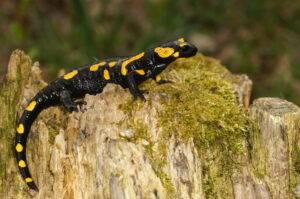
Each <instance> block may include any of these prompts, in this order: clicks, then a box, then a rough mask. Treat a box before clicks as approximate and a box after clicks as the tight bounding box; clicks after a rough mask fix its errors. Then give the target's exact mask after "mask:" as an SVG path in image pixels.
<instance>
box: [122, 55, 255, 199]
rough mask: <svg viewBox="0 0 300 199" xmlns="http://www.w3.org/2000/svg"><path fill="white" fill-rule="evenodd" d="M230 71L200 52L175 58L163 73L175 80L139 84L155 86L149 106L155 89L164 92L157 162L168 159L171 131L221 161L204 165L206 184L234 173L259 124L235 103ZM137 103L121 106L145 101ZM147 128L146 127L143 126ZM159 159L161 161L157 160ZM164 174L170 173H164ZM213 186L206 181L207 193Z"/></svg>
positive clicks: (211, 159)
mask: <svg viewBox="0 0 300 199" xmlns="http://www.w3.org/2000/svg"><path fill="white" fill-rule="evenodd" d="M226 73H229V72H228V70H227V69H225V68H224V67H222V66H221V65H220V64H219V62H218V61H217V60H215V59H212V58H208V57H205V56H203V55H201V54H198V55H197V56H195V57H194V58H191V59H187V60H185V61H180V62H179V61H178V62H176V63H174V64H172V65H171V66H169V67H168V69H167V70H166V71H165V72H164V73H163V74H164V75H165V76H164V77H165V79H169V80H172V81H174V83H172V84H164V85H160V86H156V85H155V83H154V82H153V81H147V82H146V83H145V84H143V85H142V86H141V87H142V89H148V90H151V92H150V95H149V96H148V98H147V99H148V102H147V103H148V106H150V105H151V103H152V101H151V100H152V96H153V93H158V94H159V95H160V96H162V97H161V98H160V103H161V105H162V109H161V110H160V112H159V114H158V117H159V119H158V120H159V124H158V125H159V127H161V128H163V131H162V132H163V133H162V134H161V135H159V136H160V138H161V139H160V140H159V141H158V142H159V143H155V144H156V145H158V146H159V147H157V148H159V149H162V150H158V151H159V154H158V153H156V154H155V155H156V156H155V157H153V158H151V159H153V163H154V165H155V164H159V165H160V166H159V167H161V166H163V165H164V164H165V163H166V150H163V149H165V148H166V143H168V141H169V139H170V136H171V135H172V136H173V137H174V138H175V139H176V140H180V141H183V142H184V141H187V140H189V139H193V141H194V144H195V146H196V148H197V150H198V153H199V154H200V155H201V157H203V158H204V159H205V162H208V163H212V162H213V163H214V165H217V166H215V167H216V168H217V169H214V170H216V172H215V171H214V172H212V171H211V170H210V169H209V168H208V169H207V170H206V171H207V173H205V174H204V175H208V176H209V178H207V179H208V181H207V183H205V184H207V185H211V184H212V183H211V182H212V180H209V179H213V178H216V177H217V178H219V177H220V178H222V179H226V177H229V176H230V175H231V174H232V169H233V168H236V166H238V164H239V163H238V162H237V161H236V160H235V159H236V158H235V156H236V155H238V154H242V153H244V151H243V147H242V142H243V141H244V140H245V139H246V136H247V135H248V134H249V133H251V131H252V130H253V129H255V128H254V127H253V126H254V123H253V121H252V120H250V119H249V118H248V117H247V116H246V115H245V114H244V112H243V109H242V107H241V106H240V105H238V104H237V100H236V95H235V93H234V91H233V89H232V84H231V83H230V82H228V80H226V79H224V78H223V75H224V74H226ZM134 104H135V105H134V106H132V105H128V104H127V105H125V107H127V108H125V107H123V110H126V111H132V112H135V111H136V110H138V109H139V108H140V107H141V106H140V104H142V103H140V102H134ZM133 126H135V125H133ZM144 129H147V127H145V128H144ZM138 134H139V133H138ZM143 134H147V132H145V131H143ZM139 135H140V134H139ZM146 139H147V141H148V142H150V141H149V140H151V138H149V137H147V138H146ZM151 146H154V143H152V144H151ZM207 154H210V155H207ZM151 156H153V155H151ZM157 159H159V163H156V161H157ZM208 165H209V164H208ZM156 166H157V165H155V166H154V167H156ZM204 172H205V171H204ZM162 178H163V179H167V178H166V177H165V176H164V177H162ZM213 189H215V188H214V187H212V186H208V187H205V190H207V193H206V194H207V195H211V196H212V197H213V195H215V194H216V193H214V194H213V192H214V191H215V190H213ZM219 194H220V193H219ZM227 194H230V193H226V195H227Z"/></svg>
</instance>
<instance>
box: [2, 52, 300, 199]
mask: <svg viewBox="0 0 300 199" xmlns="http://www.w3.org/2000/svg"><path fill="white" fill-rule="evenodd" d="M201 59H202V58H201ZM203 59H204V58H203ZM205 59H207V60H206V61H203V63H202V62H200V65H201V64H202V65H205V66H206V65H207V66H209V65H210V64H211V63H214V64H217V62H216V61H214V60H211V58H205ZM220 71H221V72H220ZM224 71H225V70H224ZM224 71H223V69H221V70H219V69H218V73H226V72H224ZM170 73H174V71H170ZM215 73H217V72H215ZM182 75H186V74H182ZM222 76H223V77H225V76H227V77H226V78H225V79H228V77H229V79H230V81H231V82H232V85H231V86H232V88H233V89H234V90H235V92H236V93H237V98H238V100H237V101H238V102H239V103H240V104H242V105H243V106H244V107H245V110H248V109H247V107H248V105H249V99H250V92H251V86H252V82H251V80H249V78H248V77H247V76H245V75H241V76H237V75H230V74H228V73H226V75H222ZM213 77H214V76H213ZM45 85H46V84H45V82H44V81H43V80H42V78H41V72H40V69H39V67H38V63H35V64H33V66H32V63H31V60H30V58H29V57H28V56H26V55H25V54H24V53H23V52H22V51H19V50H17V51H15V52H14V53H13V54H12V56H11V59H10V63H9V66H8V74H7V76H6V80H5V82H4V83H3V85H2V87H1V93H0V105H1V107H2V111H1V113H0V115H1V117H0V127H1V128H0V131H1V134H0V136H1V143H0V149H1V151H2V153H1V156H0V198H32V197H33V198H76V199H77V198H116V199H120V198H121V199H122V198H124V199H125V198H128V199H129V198H130V199H134V198H155V199H156V198H249V199H252V198H253V199H254V198H274V199H275V198H296V196H298V197H299V194H300V189H299V186H300V185H299V181H300V180H299V162H300V160H299V156H300V155H299V149H300V145H299V139H300V138H299V129H300V109H299V108H298V107H297V106H296V105H294V104H292V103H289V102H287V101H284V100H279V99H274V98H262V99H257V100H255V101H254V103H253V104H252V105H251V106H250V108H249V114H250V116H251V117H253V118H255V119H256V120H257V123H258V125H259V131H256V129H252V130H251V131H247V132H248V133H249V134H247V136H246V137H242V139H243V140H242V146H241V150H242V153H236V154H233V156H232V157H234V159H233V160H232V161H236V162H238V166H235V167H233V169H231V170H230V171H231V172H229V173H228V174H225V173H224V174H223V175H220V171H223V169H224V167H227V166H228V165H226V164H225V165H224V164H220V163H221V161H220V160H219V159H220V158H223V157H222V156H223V155H224V154H222V153H216V155H215V156H214V153H215V151H214V149H210V148H209V149H205V150H203V149H201V148H199V147H198V145H199V143H198V142H197V141H196V140H195V138H196V137H195V136H194V137H189V138H188V139H183V138H181V137H180V136H176V134H171V133H169V132H167V133H169V134H168V137H167V139H163V135H165V131H166V129H165V127H164V126H162V125H161V124H160V122H161V118H162V115H163V113H165V112H164V111H162V110H165V108H166V107H165V105H163V103H162V100H161V99H163V100H165V101H170V99H172V98H171V97H170V96H171V94H169V93H167V92H157V91H152V92H151V90H150V94H149V95H148V96H147V99H149V100H148V102H147V103H142V102H132V97H131V96H130V94H129V92H128V91H127V90H124V89H122V88H121V87H119V86H116V85H108V86H107V87H106V88H105V89H104V91H103V93H101V94H99V95H96V96H91V95H87V96H86V97H85V100H86V101H87V105H86V106H85V107H84V110H82V111H80V112H73V113H71V114H69V113H67V112H66V111H64V109H63V108H62V107H51V108H49V109H47V110H45V111H43V112H42V113H41V114H40V116H39V117H38V119H37V120H36V122H35V123H34V125H33V126H32V129H31V133H30V135H29V137H28V146H27V156H28V163H29V169H30V171H31V174H32V175H33V179H34V180H35V182H36V183H37V185H38V186H39V189H40V191H39V192H34V191H32V190H29V189H28V188H27V187H26V184H25V183H24V181H23V179H21V176H20V174H19V173H18V168H17V163H16V161H15V159H14V155H13V143H14V135H15V130H14V129H15V124H16V120H17V118H18V116H19V115H20V113H21V111H22V110H23V109H24V107H25V106H26V103H27V102H28V101H29V100H30V99H31V97H33V96H34V95H35V93H36V92H38V90H39V89H41V88H42V87H43V86H45ZM205 85H206V84H205ZM168 87H173V85H169V86H168V85H166V88H168ZM208 87H209V89H208V92H210V93H213V94H214V93H215V92H219V91H218V90H221V89H218V88H217V87H216V86H214V85H208ZM153 90H154V89H153ZM191 92H202V91H198V90H197V89H194V90H193V89H192V90H191ZM203 92H204V91H203ZM192 94H193V93H191V95H192ZM183 103H184V102H183ZM209 103H214V102H211V101H209ZM124 104H127V105H126V107H125V108H124ZM178 106H182V104H178ZM122 107H123V108H122ZM128 109H130V111H129V110H128ZM191 114H194V113H191ZM240 114H243V113H242V112H241V113H240ZM177 116H178V118H181V115H180V114H178V115H176V117H177ZM197 119H198V118H197ZM199 121H201V118H200V119H199ZM174 128H176V127H174ZM188 128H189V127H188ZM190 128H192V126H191V127H190ZM179 130H180V129H179ZM208 131H209V130H208ZM255 132H258V133H255ZM208 133H209V132H208ZM162 141H163V142H164V145H160V144H157V143H160V142H162ZM221 144H222V143H221ZM229 162H230V161H229ZM225 163H227V162H225ZM297 180H298V181H297ZM297 194H298V195H297Z"/></svg>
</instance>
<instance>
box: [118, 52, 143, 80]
mask: <svg viewBox="0 0 300 199" xmlns="http://www.w3.org/2000/svg"><path fill="white" fill-rule="evenodd" d="M144 54H145V53H144V52H142V53H140V54H138V55H136V56H133V57H131V58H130V59H127V60H126V61H124V62H123V63H122V66H121V74H122V75H126V74H127V69H126V66H127V65H128V64H130V63H131V62H133V61H135V60H138V59H141V58H142V57H143V56H144Z"/></svg>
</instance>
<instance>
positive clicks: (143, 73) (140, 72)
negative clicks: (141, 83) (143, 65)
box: [135, 70, 145, 75]
mask: <svg viewBox="0 0 300 199" xmlns="http://www.w3.org/2000/svg"><path fill="white" fill-rule="evenodd" d="M135 72H137V73H138V74H140V75H145V71H144V70H135Z"/></svg>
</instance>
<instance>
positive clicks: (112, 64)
mask: <svg viewBox="0 0 300 199" xmlns="http://www.w3.org/2000/svg"><path fill="white" fill-rule="evenodd" d="M116 64H117V62H115V61H113V62H110V63H109V64H108V66H109V67H114V66H115V65H116Z"/></svg>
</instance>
